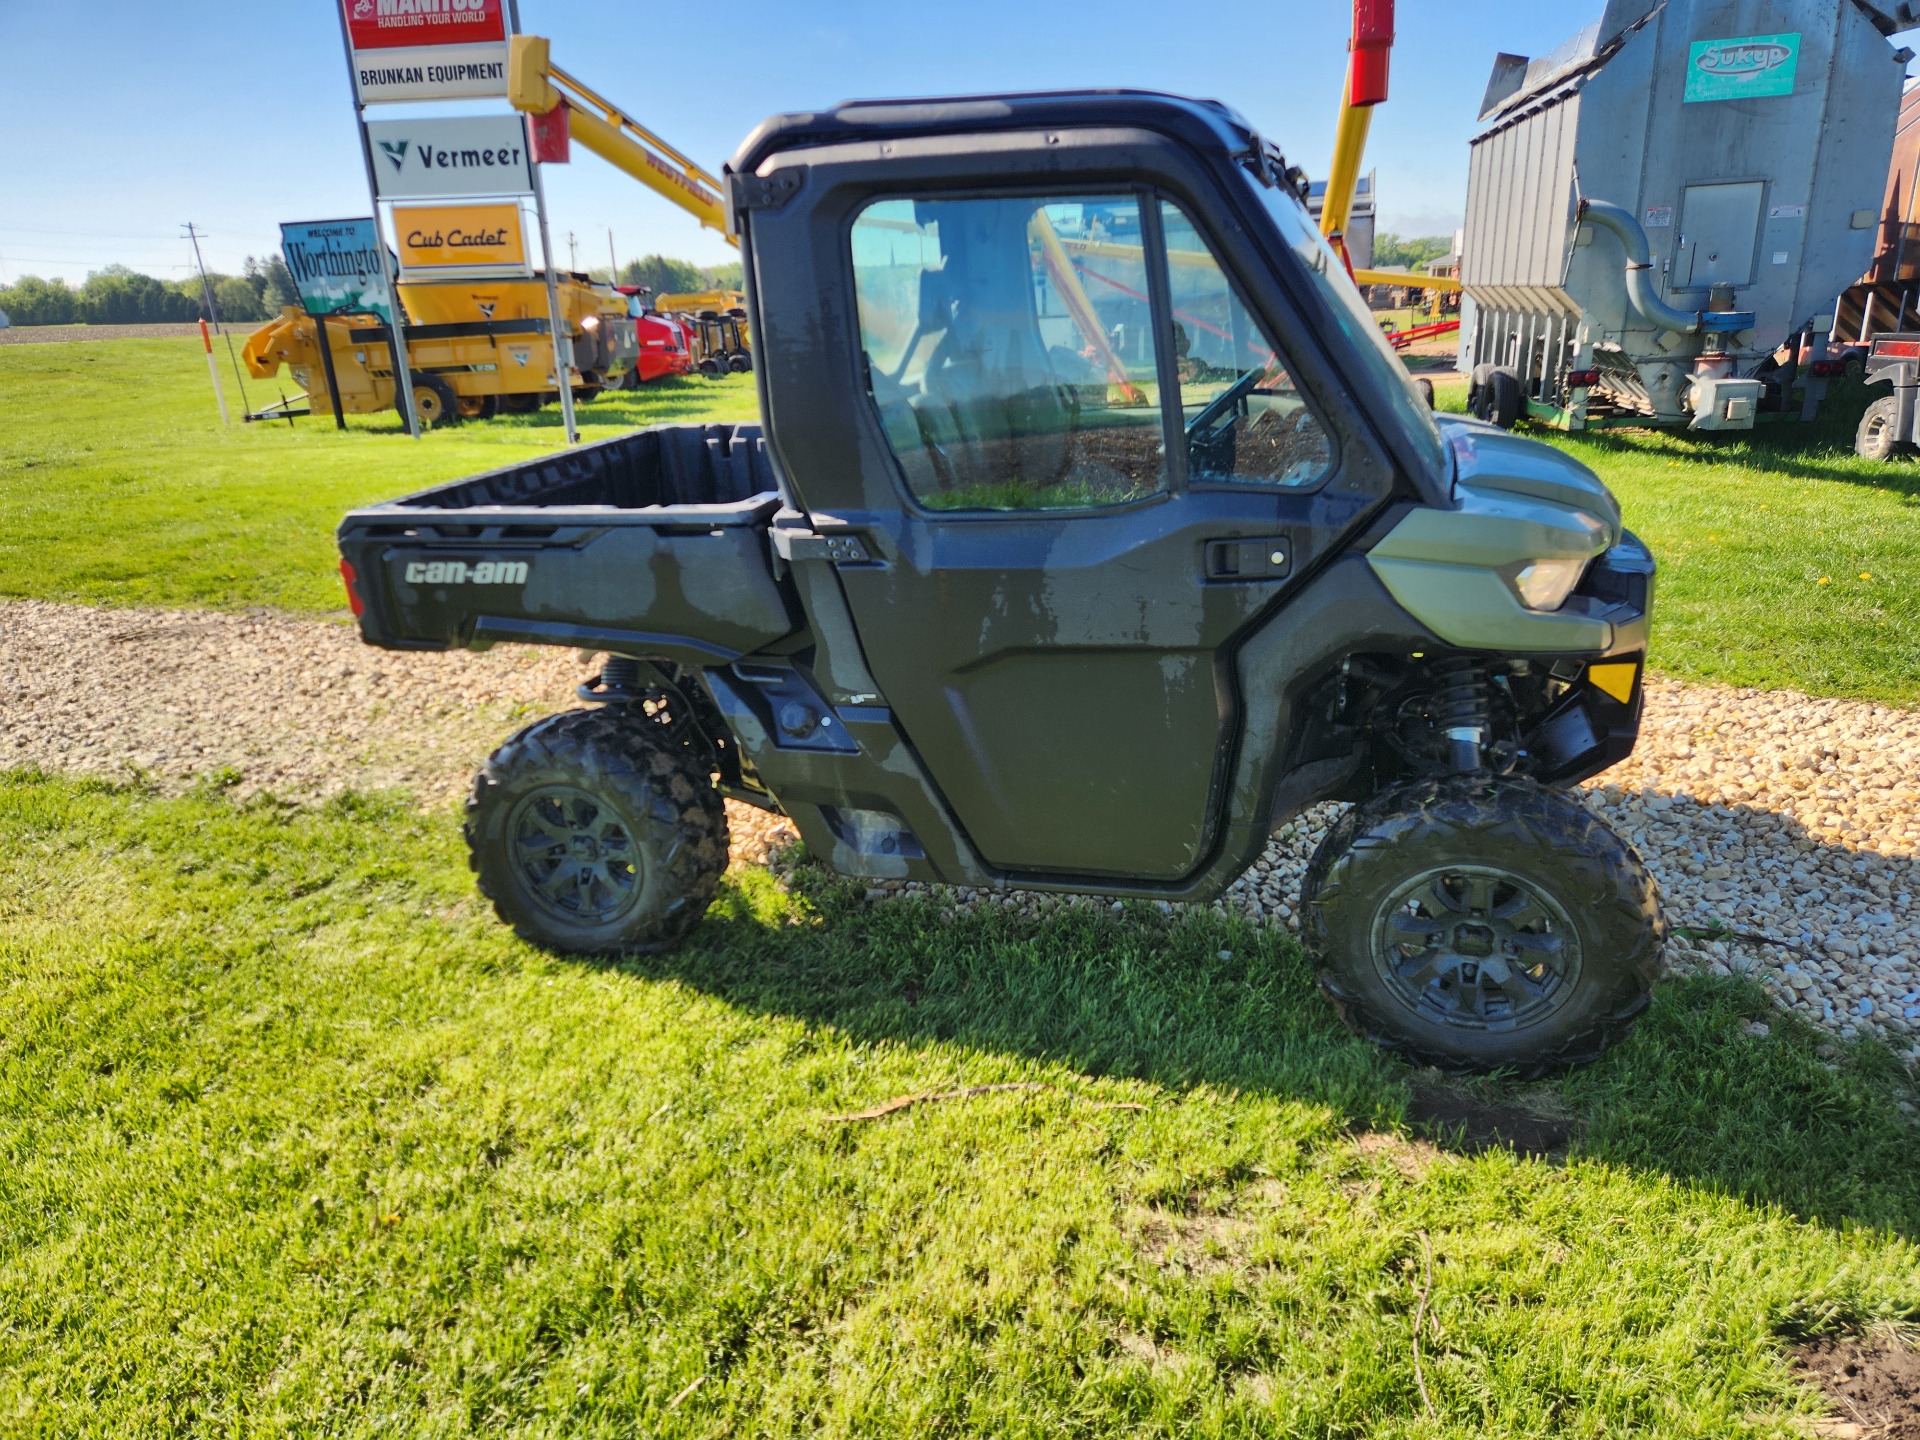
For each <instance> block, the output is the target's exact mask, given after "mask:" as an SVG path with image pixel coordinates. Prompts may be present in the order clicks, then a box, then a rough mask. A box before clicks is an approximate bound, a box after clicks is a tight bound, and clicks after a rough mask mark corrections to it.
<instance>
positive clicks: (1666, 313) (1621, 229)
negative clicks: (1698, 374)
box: [1575, 199, 1754, 335]
mask: <svg viewBox="0 0 1920 1440" xmlns="http://www.w3.org/2000/svg"><path fill="white" fill-rule="evenodd" d="M1575 218H1576V219H1578V220H1583V221H1586V222H1588V223H1590V224H1594V225H1598V226H1599V227H1600V228H1601V229H1602V230H1611V231H1612V232H1613V233H1614V234H1615V235H1617V236H1619V237H1620V243H1621V244H1622V245H1624V246H1625V247H1626V251H1627V299H1628V301H1629V302H1631V303H1632V305H1633V308H1634V309H1635V310H1636V311H1638V312H1639V314H1640V318H1641V319H1643V320H1645V321H1646V322H1647V323H1648V324H1649V325H1657V326H1659V327H1660V328H1661V329H1662V330H1672V331H1674V332H1675V333H1677V334H1680V335H1705V334H1719V335H1730V334H1732V333H1734V332H1735V331H1739V330H1751V329H1752V328H1753V322H1754V315H1753V312H1752V311H1751V310H1676V309H1675V308H1674V307H1673V306H1671V305H1669V304H1667V302H1666V301H1664V300H1662V299H1661V298H1660V297H1659V296H1658V295H1656V294H1654V293H1653V251H1652V249H1651V248H1650V247H1649V246H1648V244H1647V232H1646V231H1645V230H1642V229H1641V228H1640V222H1639V221H1638V220H1636V219H1634V218H1633V215H1632V214H1631V213H1630V212H1629V211H1627V210H1624V209H1622V208H1621V207H1620V206H1618V205H1612V204H1609V203H1608V202H1607V201H1605V200H1588V199H1582V200H1581V202H1580V207H1579V209H1578V210H1577V211H1576V212H1575Z"/></svg>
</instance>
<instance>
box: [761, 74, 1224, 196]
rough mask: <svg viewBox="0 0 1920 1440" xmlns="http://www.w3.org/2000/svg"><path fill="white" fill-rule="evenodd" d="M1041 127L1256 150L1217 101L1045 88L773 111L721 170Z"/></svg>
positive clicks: (1146, 92)
mask: <svg viewBox="0 0 1920 1440" xmlns="http://www.w3.org/2000/svg"><path fill="white" fill-rule="evenodd" d="M1048 126H1059V127H1075V128H1084V127H1103V128H1104V127H1130V128H1136V129H1143V130H1153V131H1158V132H1160V133H1162V134H1165V135H1168V136H1170V137H1172V138H1174V139H1178V140H1182V141H1185V142H1186V143H1188V144H1190V145H1195V146H1197V147H1200V148H1202V149H1217V150H1221V151H1224V152H1225V153H1227V154H1230V155H1232V154H1241V153H1245V152H1247V151H1248V150H1249V149H1257V148H1258V143H1259V140H1258V136H1257V135H1256V134H1255V132H1254V130H1253V127H1252V126H1250V125H1249V124H1247V122H1246V121H1245V120H1244V119H1242V118H1241V117H1240V115H1239V114H1238V113H1237V112H1235V111H1234V110H1232V109H1230V108H1229V107H1228V106H1226V105H1223V104H1221V103H1220V102H1219V101H1218V100H1195V99H1191V98H1189V97H1187V96H1183V95H1167V94H1162V93H1161V92H1159V91H1154V90H1051V91H1031V92H1026V93H1020V94H1008V95H949V96H937V97H928V98H922V99H906V100H848V101H843V102H842V103H840V104H838V105H836V106H834V107H833V108H832V109H831V110H810V111H799V112H795V113H793V114H788V115H775V116H773V117H772V118H771V119H768V120H764V121H762V122H761V123H760V124H759V126H757V127H756V128H755V129H754V131H753V133H752V134H751V135H749V136H747V138H746V139H745V140H744V141H742V142H741V144H740V148H739V150H738V151H736V152H735V154H734V157H733V159H732V160H731V161H730V162H728V165H727V168H728V169H729V170H730V171H732V172H733V173H734V174H736V175H751V174H753V173H754V172H755V171H756V170H758V169H759V168H760V166H761V165H762V164H763V163H764V162H765V161H766V160H767V158H768V157H769V156H771V155H774V154H777V153H780V152H782V151H787V150H804V149H809V148H812V147H814V146H820V145H839V144H847V143H857V142H859V141H863V140H896V139H917V138H920V137H923V136H938V135H980V134H989V133H993V132H996V131H1003V130H1032V129H1036V128H1044V127H1048Z"/></svg>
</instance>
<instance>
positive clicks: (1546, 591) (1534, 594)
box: [1513, 555, 1587, 610]
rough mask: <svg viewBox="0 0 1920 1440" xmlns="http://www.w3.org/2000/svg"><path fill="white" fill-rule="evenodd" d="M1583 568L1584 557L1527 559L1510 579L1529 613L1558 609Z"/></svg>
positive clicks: (1568, 556)
mask: <svg viewBox="0 0 1920 1440" xmlns="http://www.w3.org/2000/svg"><path fill="white" fill-rule="evenodd" d="M1586 568H1587V561H1586V559H1585V557H1583V556H1579V555H1558V556H1555V557H1554V558H1553V559H1551V560H1530V561H1528V562H1527V563H1526V564H1525V565H1523V566H1522V567H1521V568H1520V571H1519V573H1518V574H1516V575H1515V576H1514V577H1513V588H1514V590H1515V591H1516V592H1518V594H1519V596H1520V603H1521V604H1522V605H1525V606H1526V607H1527V608H1528V609H1529V610H1558V609H1559V608H1560V607H1561V606H1562V605H1564V604H1566V601H1567V596H1568V595H1570V594H1572V593H1573V587H1574V586H1576V585H1578V584H1579V583H1580V576H1581V575H1582V574H1583V573H1584V572H1585V570H1586Z"/></svg>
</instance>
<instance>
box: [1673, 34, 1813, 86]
mask: <svg viewBox="0 0 1920 1440" xmlns="http://www.w3.org/2000/svg"><path fill="white" fill-rule="evenodd" d="M1799 68H1800V35H1799V33H1798V32H1797V31H1796V32H1795V33H1793V34H1791V35H1747V36H1744V37H1742V38H1741V39H1737V40H1696V41H1694V42H1693V45H1692V47H1691V48H1690V49H1689V50H1688V51H1687V88H1686V93H1685V95H1684V96H1683V97H1682V98H1683V99H1684V100H1685V101H1686V102H1687V103H1689V104H1691V103H1692V102H1694V101H1696V100H1758V99H1761V98H1763V97H1765V96H1769V95H1791V94H1792V93H1793V81H1794V76H1795V74H1796V73H1797V72H1798V70H1799Z"/></svg>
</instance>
